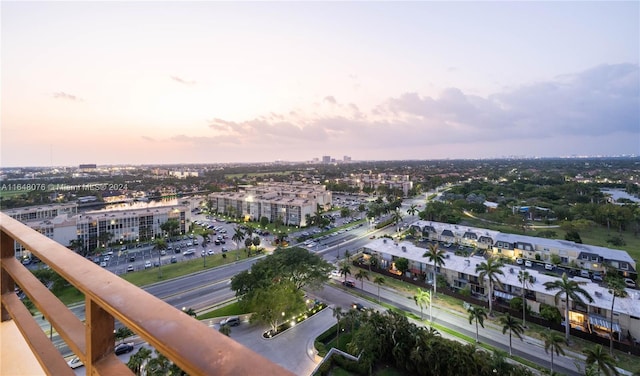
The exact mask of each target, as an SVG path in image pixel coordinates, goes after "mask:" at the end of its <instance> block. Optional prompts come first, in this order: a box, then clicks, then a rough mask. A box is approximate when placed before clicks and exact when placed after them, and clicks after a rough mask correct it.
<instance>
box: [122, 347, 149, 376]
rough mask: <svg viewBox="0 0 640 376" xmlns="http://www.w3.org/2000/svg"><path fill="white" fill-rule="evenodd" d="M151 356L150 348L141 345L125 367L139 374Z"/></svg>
mask: <svg viewBox="0 0 640 376" xmlns="http://www.w3.org/2000/svg"><path fill="white" fill-rule="evenodd" d="M150 358H151V350H149V349H147V348H145V347H141V348H140V349H138V352H136V353H135V354H133V355H132V356H131V358H129V361H128V362H127V367H128V368H129V369H130V370H131V371H132V372H133V373H135V374H136V375H141V374H142V370H143V369H144V367H145V365H146V364H147V362H148V361H149V359H150Z"/></svg>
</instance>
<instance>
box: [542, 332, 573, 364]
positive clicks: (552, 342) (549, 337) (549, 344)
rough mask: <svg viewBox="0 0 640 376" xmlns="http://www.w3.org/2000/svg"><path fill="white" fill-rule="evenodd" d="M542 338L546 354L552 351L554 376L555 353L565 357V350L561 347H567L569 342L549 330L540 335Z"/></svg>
mask: <svg viewBox="0 0 640 376" xmlns="http://www.w3.org/2000/svg"><path fill="white" fill-rule="evenodd" d="M540 336H541V337H542V340H543V341H544V352H546V353H547V354H548V353H549V351H551V374H552V375H553V372H554V371H553V353H554V352H555V353H556V355H564V349H563V348H562V346H561V345H563V344H565V345H566V344H567V341H566V340H565V339H564V337H563V336H562V335H561V334H560V333H558V332H556V331H555V330H551V329H549V328H547V330H545V331H543V332H542V333H540Z"/></svg>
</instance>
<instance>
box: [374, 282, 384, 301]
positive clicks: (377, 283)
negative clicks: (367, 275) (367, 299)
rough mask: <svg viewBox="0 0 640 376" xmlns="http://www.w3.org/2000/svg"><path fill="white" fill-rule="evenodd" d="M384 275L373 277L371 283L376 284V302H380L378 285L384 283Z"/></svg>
mask: <svg viewBox="0 0 640 376" xmlns="http://www.w3.org/2000/svg"><path fill="white" fill-rule="evenodd" d="M384 282H385V280H384V277H382V276H378V277H375V278H374V279H373V283H375V284H376V285H378V303H380V286H382V285H384Z"/></svg>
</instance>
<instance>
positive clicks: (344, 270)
mask: <svg viewBox="0 0 640 376" xmlns="http://www.w3.org/2000/svg"><path fill="white" fill-rule="evenodd" d="M340 275H341V276H344V282H347V275H351V267H350V266H349V264H347V263H346V262H344V263H342V265H340Z"/></svg>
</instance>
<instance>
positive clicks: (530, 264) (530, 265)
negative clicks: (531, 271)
mask: <svg viewBox="0 0 640 376" xmlns="http://www.w3.org/2000/svg"><path fill="white" fill-rule="evenodd" d="M524 266H526V267H527V268H530V267H532V266H533V263H532V262H531V260H526V261H525V262H524Z"/></svg>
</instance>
